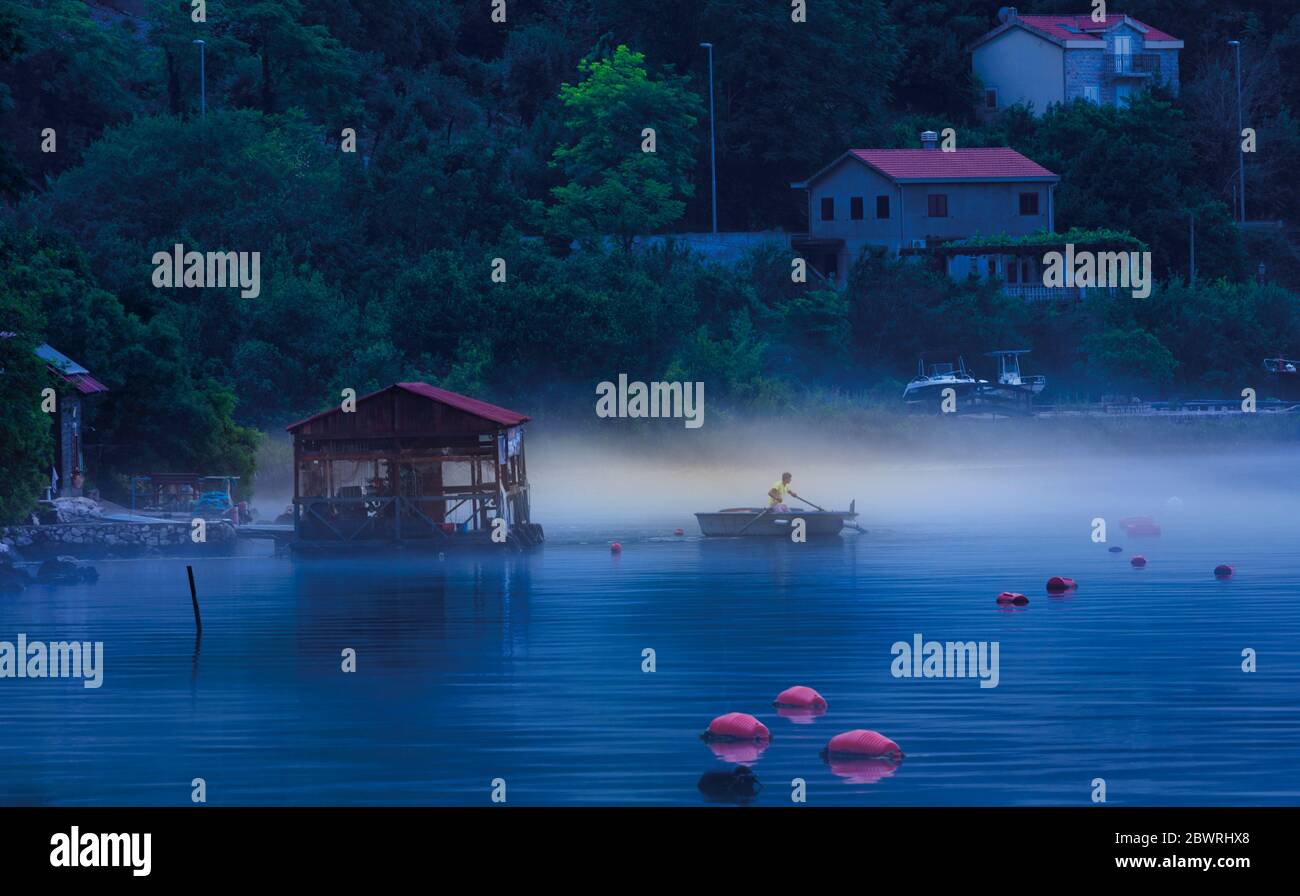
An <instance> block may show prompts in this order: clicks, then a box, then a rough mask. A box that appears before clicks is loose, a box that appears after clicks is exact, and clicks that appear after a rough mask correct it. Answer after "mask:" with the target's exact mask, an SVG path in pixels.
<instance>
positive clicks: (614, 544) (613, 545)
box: [609, 541, 623, 554]
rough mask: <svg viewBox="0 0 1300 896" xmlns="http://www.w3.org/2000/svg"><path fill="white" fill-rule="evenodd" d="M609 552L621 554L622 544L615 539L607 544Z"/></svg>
mask: <svg viewBox="0 0 1300 896" xmlns="http://www.w3.org/2000/svg"><path fill="white" fill-rule="evenodd" d="M609 552H610V553H611V554H621V553H623V546H622V545H621V544H619V543H618V542H617V541H615V542H612V543H611V544H610V546H609Z"/></svg>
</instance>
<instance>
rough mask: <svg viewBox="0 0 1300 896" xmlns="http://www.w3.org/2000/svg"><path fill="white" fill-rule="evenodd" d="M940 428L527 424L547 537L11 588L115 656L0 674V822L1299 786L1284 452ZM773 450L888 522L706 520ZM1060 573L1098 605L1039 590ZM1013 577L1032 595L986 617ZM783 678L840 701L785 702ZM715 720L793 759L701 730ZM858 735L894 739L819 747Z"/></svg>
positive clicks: (4, 633)
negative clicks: (492, 801) (491, 547)
mask: <svg viewBox="0 0 1300 896" xmlns="http://www.w3.org/2000/svg"><path fill="white" fill-rule="evenodd" d="M952 422H956V423H957V425H956V426H947V425H945V423H944V422H939V421H922V422H921V423H920V424H919V425H918V426H917V427H916V429H915V430H914V431H912V432H910V433H908V434H907V437H906V438H892V437H886V434H884V433H876V432H870V431H868V432H867V434H866V435H858V436H854V435H853V434H851V433H848V432H846V431H843V430H841V429H838V428H835V427H831V426H827V427H825V428H821V429H816V428H810V427H808V426H800V427H794V426H791V425H789V424H788V423H783V422H781V421H771V422H770V423H765V424H762V425H753V426H739V425H731V426H706V427H705V428H704V429H703V430H700V431H692V432H689V433H687V432H685V431H682V432H681V433H677V434H672V433H664V432H659V431H649V430H647V431H645V432H644V434H632V435H631V436H629V433H628V432H626V431H624V430H622V429H618V428H613V429H608V430H603V431H599V432H596V433H595V434H594V435H593V434H592V433H590V432H588V433H582V434H579V433H576V432H565V433H561V432H558V431H557V430H555V429H546V428H542V427H537V428H535V429H531V430H530V432H529V436H528V446H527V450H528V463H529V478H530V480H531V482H532V487H533V498H532V507H533V515H534V518H535V520H536V521H539V522H541V523H542V524H543V525H544V526H545V527H546V533H547V543H546V545H545V546H544V547H543V548H542V549H541V550H539V551H536V552H534V553H531V554H527V555H514V554H509V553H507V552H495V553H492V554H488V555H482V554H459V553H456V552H450V551H449V552H447V554H446V555H445V556H440V555H437V554H433V553H426V552H417V551H407V552H404V553H403V554H402V555H393V554H376V553H373V552H372V553H361V554H351V555H339V556H329V557H323V558H316V559H310V558H303V557H276V556H272V555H271V551H270V546H269V545H268V544H267V543H266V542H254V543H252V544H247V543H245V544H241V545H240V547H239V550H238V553H237V554H236V555H235V556H212V555H210V554H203V555H199V556H194V557H164V558H152V559H140V560H106V561H102V562H100V563H98V564H97V565H98V566H99V569H100V573H101V577H100V580H99V582H98V583H96V584H94V585H83V586H57V587H56V586H32V587H29V588H27V589H25V590H24V591H22V592H20V593H19V594H15V595H7V596H5V597H4V599H0V639H5V638H9V639H12V638H14V637H15V636H16V635H17V633H19V632H25V633H27V634H28V635H29V636H30V637H31V638H33V639H44V640H50V641H52V640H62V639H67V638H76V639H86V640H102V641H103V643H104V670H103V686H102V687H101V688H98V689H95V690H87V689H84V688H82V687H81V684H80V683H79V682H75V681H62V680H36V681H33V680H30V679H29V680H23V681H15V680H4V681H0V695H2V696H3V699H0V804H10V803H18V804H47V803H53V804H77V805H95V804H99V805H114V804H119V805H120V804H137V803H145V804H163V805H186V804H188V800H189V794H190V785H189V782H190V781H191V780H192V778H194V777H196V776H202V777H204V778H205V779H206V780H207V783H208V793H209V801H210V802H211V803H212V804H214V805H232V804H283V803H290V804H313V805H314V804H345V805H346V804H367V803H402V804H421V805H427V804H435V805H437V804H447V803H454V804H465V805H488V804H489V803H488V800H489V794H490V785H491V782H492V780H493V779H495V778H497V777H501V778H504V779H505V780H506V781H508V783H509V788H510V790H509V793H510V797H509V801H510V802H511V803H514V804H522V805H531V804H544V805H556V804H601V805H607V804H616V805H665V804H686V805H699V804H701V803H703V802H710V801H714V800H715V799H716V798H717V795H716V793H714V794H710V793H709V792H706V791H707V789H708V788H704V789H702V788H701V784H700V782H701V781H702V780H708V778H707V777H706V776H707V775H708V774H709V773H712V772H724V773H726V772H729V771H730V770H732V769H734V768H736V767H737V766H738V765H741V764H743V765H746V766H748V767H750V768H752V769H753V772H754V774H756V775H757V777H758V778H759V779H760V780H761V782H762V783H763V785H764V788H765V789H764V790H763V792H762V793H761V794H759V795H758V796H757V797H756V799H755V801H756V802H757V803H759V804H760V805H789V789H788V787H789V783H788V782H789V781H790V780H791V779H792V778H794V777H802V778H804V779H805V780H806V781H807V784H808V795H809V796H808V799H809V802H810V803H811V804H813V805H927V804H938V805H951V804H976V805H1040V804H1059V805H1089V804H1090V802H1091V794H1092V785H1091V782H1092V781H1094V779H1097V778H1102V779H1105V781H1106V782H1107V788H1108V794H1107V801H1108V802H1110V803H1112V804H1117V805H1166V804H1184V805H1219V804H1246V805H1254V804H1294V803H1295V802H1296V801H1297V800H1300V753H1297V751H1296V749H1295V747H1296V744H1297V743H1298V742H1300V696H1298V695H1300V647H1298V646H1297V645H1300V594H1298V592H1297V582H1298V581H1300V574H1298V571H1300V539H1297V534H1296V533H1297V527H1298V526H1300V512H1298V509H1300V500H1298V499H1300V476H1298V474H1297V471H1296V451H1295V448H1294V447H1293V445H1289V444H1286V443H1284V442H1281V441H1279V440H1277V439H1272V440H1264V439H1254V440H1251V439H1246V440H1244V441H1243V440H1240V439H1233V440H1231V442H1232V444H1227V445H1225V444H1224V440H1223V439H1221V438H1217V437H1211V436H1213V433H1211V435H1210V436H1206V435H1204V433H1202V431H1200V430H1185V429H1179V428H1177V427H1171V426H1168V425H1164V426H1143V427H1139V428H1137V429H1135V430H1133V431H1126V432H1124V433H1122V434H1121V436H1119V437H1114V436H1113V434H1112V435H1106V436H1105V437H1103V436H1102V435H1101V434H1100V429H1097V430H1089V429H1087V428H1082V429H1081V428H1080V427H1077V426H1076V427H1068V426H1061V425H1058V424H1056V423H1053V422H1051V421H1046V420H1040V421H1027V422H1026V421H1022V422H1021V423H1020V424H1018V425H1004V424H1003V422H1001V421H999V422H998V423H992V422H985V421H952ZM968 423H975V424H976V425H974V426H971V425H968ZM1081 432H1082V433H1083V435H1082V436H1081V435H1080V433H1081ZM1161 442H1164V443H1167V445H1168V447H1166V448H1157V447H1156V446H1157V444H1159V443H1161ZM786 470H788V471H790V472H791V473H793V475H794V481H793V486H794V488H795V490H796V491H798V492H800V493H802V494H805V495H807V496H808V497H809V498H811V499H812V500H814V501H816V502H817V503H819V504H821V505H822V506H823V507H827V508H834V509H842V508H845V507H847V504H848V502H849V500H851V499H854V498H856V500H857V508H858V511H859V513H860V514H861V516H860V518H859V522H860V523H861V524H862V525H863V526H864V527H865V528H866V529H867V534H865V535H863V534H858V533H855V532H847V531H846V532H845V533H844V534H843V535H842V536H841V537H838V538H827V539H810V540H809V541H808V542H807V543H805V544H794V543H791V541H790V540H789V539H787V538H738V539H726V538H703V537H701V536H700V535H699V529H698V527H697V526H696V524H695V520H694V517H693V516H692V514H693V513H694V512H695V511H702V510H709V511H711V510H717V509H719V508H722V507H732V506H743V505H761V504H762V503H763V500H764V494H765V492H766V490H767V489H768V487H769V486H770V485H771V484H772V483H773V482H774V481H775V480H776V479H777V478H778V477H779V475H780V474H781V472H783V471H786ZM273 472H274V471H271V470H268V471H267V475H268V476H270V475H272V474H273ZM282 475H285V476H287V470H285V471H283V472H282ZM272 509H275V508H274V507H273V508H272ZM1129 516H1150V517H1153V518H1154V519H1155V521H1156V522H1157V523H1158V525H1159V526H1160V529H1161V533H1160V535H1158V536H1149V537H1142V538H1139V537H1136V536H1134V537H1130V536H1129V535H1128V534H1126V533H1125V531H1124V528H1123V526H1122V525H1121V523H1120V521H1121V519H1123V518H1125V517H1129ZM1098 517H1100V518H1103V519H1104V520H1106V524H1107V541H1106V542H1105V543H1096V542H1094V541H1093V537H1092V535H1093V525H1092V523H1093V520H1094V519H1095V518H1098ZM676 528H680V529H682V530H683V535H681V536H676V535H674V534H673V530H674V529H676ZM614 540H618V541H620V542H621V543H622V545H623V550H622V552H621V554H611V552H610V550H609V548H608V546H607V542H609V541H614ZM1112 548H1119V549H1120V550H1119V551H1118V552H1112V550H1111V549H1112ZM1137 553H1141V554H1143V555H1144V556H1145V557H1146V558H1147V559H1148V565H1147V566H1145V567H1144V568H1135V567H1133V566H1132V565H1131V564H1130V558H1131V557H1132V556H1133V555H1134V554H1137ZM1219 563H1230V564H1232V565H1234V566H1235V567H1236V573H1235V575H1234V576H1233V577H1231V578H1230V579H1226V580H1221V579H1216V578H1215V576H1214V575H1213V570H1214V567H1215V566H1216V565H1217V564H1219ZM186 565H193V567H194V570H195V576H196V579H197V582H198V591H199V596H200V600H201V602H202V606H203V622H204V631H203V638H202V643H201V649H196V648H199V645H196V643H195V639H194V628H193V619H192V614H191V608H190V600H189V594H188V589H187V587H186V584H185V583H186V574H185V566H186ZM1053 575H1064V576H1070V577H1072V578H1075V579H1077V580H1078V582H1079V589H1078V590H1077V591H1074V592H1069V593H1066V594H1059V595H1052V594H1048V593H1047V592H1046V591H1045V588H1044V584H1045V581H1046V579H1047V578H1048V577H1049V576H1053ZM1007 590H1009V591H1018V592H1022V593H1024V594H1025V595H1026V596H1027V597H1028V600H1029V603H1028V604H1027V605H1026V606H1023V607H1016V608H1008V607H1003V606H999V605H998V604H996V602H995V601H994V597H995V595H997V594H998V593H999V592H1001V591H1007ZM918 637H919V638H925V639H936V640H938V641H940V642H948V641H960V642H976V643H980V644H984V645H986V646H989V647H990V649H991V645H994V644H996V645H997V646H998V650H999V652H998V657H999V659H998V663H999V665H998V668H997V676H996V678H997V683H996V686H995V687H981V686H980V682H976V681H974V680H972V679H971V678H970V677H966V678H961V677H957V678H953V677H938V678H928V677H922V678H918V677H911V678H908V677H899V676H898V675H896V674H894V666H893V663H894V647H895V645H897V644H899V643H911V642H912V640H913V639H914V638H918ZM343 648H352V649H354V650H355V651H356V655H357V661H358V665H357V671H356V672H355V673H352V674H346V673H343V672H341V671H340V652H341V650H342V649H343ZM647 649H650V650H653V651H654V652H655V657H656V663H657V666H656V668H655V669H654V671H653V672H648V671H646V669H645V667H644V661H645V660H644V657H645V651H646V650H647ZM1247 652H1248V653H1249V654H1250V656H1251V657H1253V658H1254V659H1253V662H1255V663H1256V665H1255V666H1254V667H1253V668H1252V670H1251V671H1247V670H1246V669H1245V668H1243V662H1244V659H1243V657H1244V656H1246V654H1247ZM796 684H802V685H807V686H810V687H814V688H816V689H817V690H818V691H820V692H821V693H822V694H823V695H824V696H825V697H826V699H827V701H828V702H829V704H830V705H829V709H828V710H827V712H826V713H825V714H824V715H821V716H816V717H799V716H797V715H790V714H788V713H785V712H777V711H776V710H774V709H773V708H772V700H773V698H774V697H775V695H776V694H777V693H779V692H780V691H781V690H783V689H785V688H787V687H790V686H792V685H796ZM727 712H745V713H750V714H753V715H755V716H756V717H758V718H759V719H760V720H761V721H762V722H763V723H764V724H766V725H767V726H768V727H769V728H770V729H771V731H772V740H771V742H770V744H768V745H766V746H765V747H761V748H760V747H754V746H748V747H745V748H744V749H740V748H736V747H735V746H734V745H733V746H731V747H728V746H725V745H723V746H719V745H717V744H713V745H708V744H705V743H702V742H701V740H700V738H699V735H700V733H701V731H703V730H704V728H705V727H706V726H707V725H708V724H709V722H710V720H711V719H713V718H714V717H716V716H719V715H721V714H723V713H727ZM69 720H75V724H71V725H70V723H69ZM857 728H866V729H870V730H875V731H879V732H881V733H882V734H884V735H885V736H887V737H889V738H892V739H893V740H894V741H896V742H897V743H898V744H899V746H900V748H901V749H902V751H903V753H904V754H905V758H904V759H903V760H902V762H901V763H890V762H883V761H877V762H870V763H848V764H845V763H842V762H832V763H826V762H823V761H822V759H820V758H819V751H820V750H821V749H822V747H824V746H825V745H826V743H827V741H828V739H829V738H830V737H831V736H833V735H835V734H836V733H838V732H842V731H848V730H852V729H857ZM724 801H727V800H724Z"/></svg>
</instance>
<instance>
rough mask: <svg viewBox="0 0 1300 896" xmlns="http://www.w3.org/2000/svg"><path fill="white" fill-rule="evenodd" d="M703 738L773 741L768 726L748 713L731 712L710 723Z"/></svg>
mask: <svg viewBox="0 0 1300 896" xmlns="http://www.w3.org/2000/svg"><path fill="white" fill-rule="evenodd" d="M701 737H703V738H704V739H705V740H754V741H765V740H771V739H772V733H771V732H770V731H768V730H767V726H766V725H764V724H763V723H762V722H760V721H759V720H758V719H756V718H754V717H753V716H751V715H749V714H748V713H744V712H729V713H727V714H726V715H725V716H718V717H717V718H716V719H714V720H713V721H712V722H710V723H709V727H708V730H707V731H705V732H704V734H702V735H701Z"/></svg>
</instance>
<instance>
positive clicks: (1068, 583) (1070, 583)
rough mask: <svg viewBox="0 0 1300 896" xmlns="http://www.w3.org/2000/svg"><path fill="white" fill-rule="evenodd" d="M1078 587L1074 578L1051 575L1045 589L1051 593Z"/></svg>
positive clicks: (1072, 589)
mask: <svg viewBox="0 0 1300 896" xmlns="http://www.w3.org/2000/svg"><path fill="white" fill-rule="evenodd" d="M1078 587H1079V583H1078V582H1076V581H1074V579H1067V578H1066V577H1065V576H1052V577H1051V578H1050V579H1048V580H1047V590H1048V591H1050V592H1052V593H1053V594H1060V593H1061V592H1062V591H1074V590H1075V589H1077V588H1078Z"/></svg>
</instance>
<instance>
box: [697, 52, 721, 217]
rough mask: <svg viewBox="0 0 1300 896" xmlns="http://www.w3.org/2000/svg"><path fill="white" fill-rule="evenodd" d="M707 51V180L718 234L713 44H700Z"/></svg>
mask: <svg viewBox="0 0 1300 896" xmlns="http://www.w3.org/2000/svg"><path fill="white" fill-rule="evenodd" d="M700 46H701V47H704V48H705V49H707V50H708V51H709V180H710V182H711V185H712V192H713V232H714V233H717V232H718V156H717V144H716V143H715V141H714V138H713V44H700Z"/></svg>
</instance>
